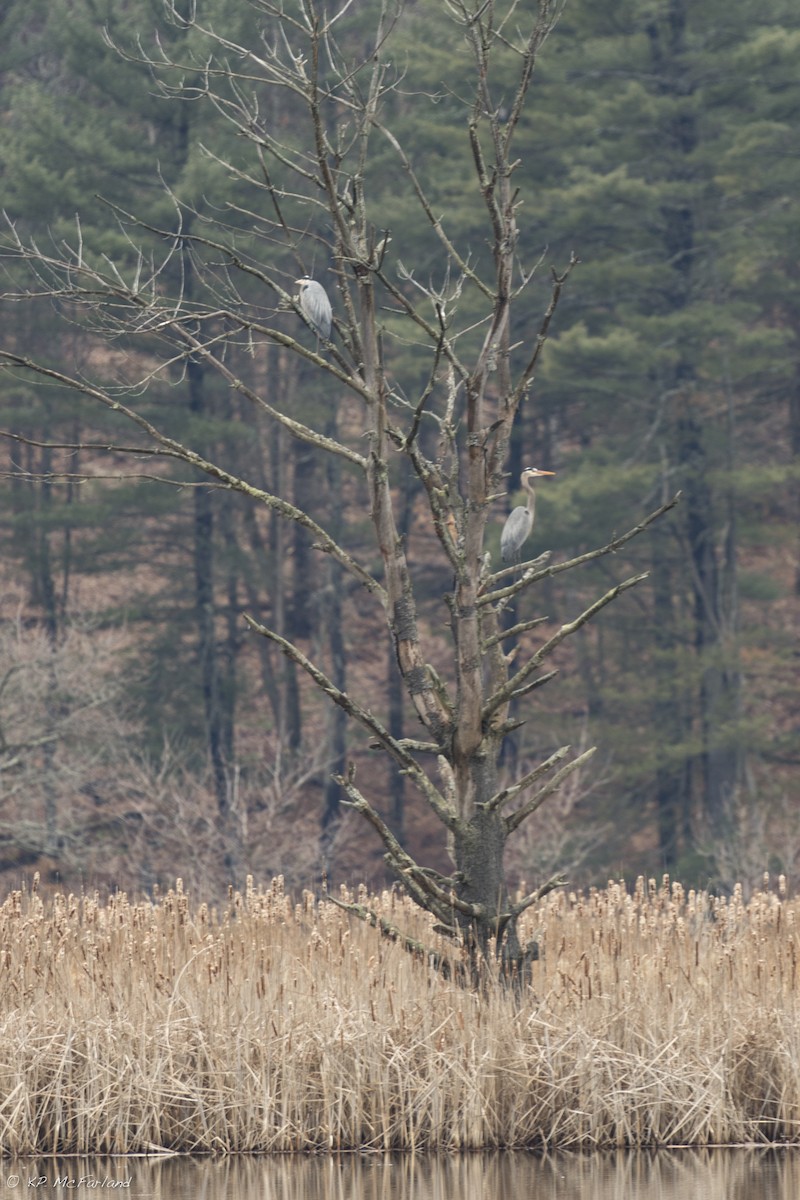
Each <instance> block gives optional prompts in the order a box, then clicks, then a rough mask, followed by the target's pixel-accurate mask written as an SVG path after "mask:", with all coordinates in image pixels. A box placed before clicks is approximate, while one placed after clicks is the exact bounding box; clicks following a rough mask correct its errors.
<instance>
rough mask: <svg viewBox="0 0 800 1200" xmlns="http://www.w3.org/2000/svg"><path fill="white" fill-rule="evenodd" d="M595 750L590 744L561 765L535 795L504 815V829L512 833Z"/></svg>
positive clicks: (587, 759) (586, 760) (585, 761)
mask: <svg viewBox="0 0 800 1200" xmlns="http://www.w3.org/2000/svg"><path fill="white" fill-rule="evenodd" d="M596 750H597V747H596V746H592V747H591V748H590V749H589V750H584V752H583V754H579V755H578V757H577V758H573V760H572V762H569V763H567V765H566V766H565V767H562V768H561V770H560V771H559V772H558V773H557V774H556V775H554V776H553V778H552V779H551V780H550V782H549V783H547V784H545V786H544V787H543V788H542V789H541V790H540V791H538V792H537V793H536V795H535V796H531V798H530V800H527V801H526V802H525V803H524V804H523V805H522V807H521V808H518V809H517V811H516V812H513V813H510V814H509V815H508V816H507V817H506V829H507V830H508V832H509V833H513V832H514V830H515V829H517V828H518V827H519V826H520V825H521V824H522V822H523V821H524V820H525V818H526V817H529V816H530V815H531V813H534V812H536V809H537V808H539V807H541V805H542V804H544V802H545V800H546V799H547V798H548V796H552V794H553V792H555V791H557V790H558V788H559V787H560V786H561V784H562V783H563V782H564V780H565V779H566V778H567V777H568V776H570V775H571V774H572V772H573V771H577V770H579V769H580V768H581V767H582V766H583V765H584V764H585V763H587V762H588V761H589V759H590V758H591V757H592V755H593V754H594V753H595V751H596Z"/></svg>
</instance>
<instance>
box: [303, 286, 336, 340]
mask: <svg viewBox="0 0 800 1200" xmlns="http://www.w3.org/2000/svg"><path fill="white" fill-rule="evenodd" d="M295 283H296V284H298V285H299V287H300V299H299V304H300V309H301V311H302V313H303V315H304V316H305V318H306V320H307V321H308V323H309V325H310V326H311V328H312V329H313V330H314V332H315V333H316V335H317V338H322V339H323V341H326V342H327V341H328V340H329V338H330V336H331V318H332V316H333V309H332V308H331V302H330V300H329V299H328V294H327V292H326V291H325V288H324V287H323V286H322V284H321V283H317V281H316V279H309V278H308V276H307V275H304V276H303V278H302V279H296V280H295Z"/></svg>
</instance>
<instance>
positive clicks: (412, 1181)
mask: <svg viewBox="0 0 800 1200" xmlns="http://www.w3.org/2000/svg"><path fill="white" fill-rule="evenodd" d="M0 1171H1V1172H2V1173H1V1174H0V1187H2V1190H3V1191H4V1192H5V1193H6V1197H5V1200H13V1194H14V1192H16V1193H17V1194H18V1195H19V1196H20V1197H21V1196H22V1194H25V1195H28V1196H30V1195H31V1192H32V1191H35V1192H38V1193H39V1195H40V1197H43V1196H44V1195H47V1196H52V1195H53V1194H58V1193H61V1192H67V1191H70V1192H73V1193H74V1192H85V1193H88V1194H89V1195H92V1196H93V1197H94V1198H95V1200H99V1197H100V1196H101V1195H102V1196H103V1197H104V1200H110V1197H111V1196H118V1197H119V1196H125V1197H127V1198H128V1200H533V1198H535V1200H696V1198H697V1197H702V1200H797V1198H798V1196H800V1150H798V1149H787V1150H714V1151H702V1150H662V1151H659V1152H658V1153H653V1154H649V1153H632V1154H626V1153H615V1154H594V1155H572V1154H553V1155H545V1156H542V1157H539V1156H534V1155H530V1154H521V1153H497V1154H473V1155H454V1156H450V1157H446V1156H439V1155H431V1156H429V1157H426V1156H412V1155H406V1156H392V1155H386V1156H384V1155H380V1154H353V1155H344V1156H341V1157H339V1158H329V1157H324V1156H320V1157H296V1158H294V1157H286V1158H267V1159H264V1158H233V1159H188V1158H177V1157H176V1158H156V1159H153V1158H112V1159H87V1158H61V1159H53V1158H42V1159H36V1160H26V1161H24V1162H23V1161H19V1162H10V1161H9V1160H5V1161H4V1162H3V1163H2V1164H0ZM76 1200H77V1198H76Z"/></svg>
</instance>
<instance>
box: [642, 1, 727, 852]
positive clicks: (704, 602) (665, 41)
mask: <svg viewBox="0 0 800 1200" xmlns="http://www.w3.org/2000/svg"><path fill="white" fill-rule="evenodd" d="M686 16H687V7H686V0H670V4H669V6H668V10H667V13H666V17H665V25H664V27H661V26H659V25H658V24H657V23H653V24H651V25H650V26H649V27H648V35H649V38H650V46H651V51H652V59H653V67H654V74H655V77H656V79H657V81H658V87H659V90H660V91H661V92H662V93H664V94H667V95H671V96H672V97H674V98H675V99H676V100H681V99H688V98H689V97H691V95H692V91H693V87H694V83H693V79H692V76H691V74H690V68H689V67H687V65H686V62H685V53H686V46H685V28H686ZM663 140H664V149H665V155H664V161H665V162H666V164H667V168H668V178H669V179H671V180H674V181H675V182H679V183H681V184H684V185H686V184H690V183H691V181H692V178H693V168H692V164H691V161H690V156H691V155H692V154H693V153H694V151H695V149H696V146H697V127H696V120H695V116H694V113H693V112H692V111H691V110H690V109H689V108H688V107H682V106H680V105H679V106H678V109H677V115H673V116H672V117H671V118H670V120H669V123H668V125H667V126H666V128H665V130H664V137H663ZM663 217H664V234H663V237H664V249H665V257H666V260H667V262H668V263H669V264H670V265H671V267H672V284H671V286H670V287H669V289H668V293H667V296H666V300H667V305H668V307H669V308H670V309H671V310H672V311H674V312H677V311H680V310H682V309H683V308H685V307H686V306H687V305H688V304H689V302H690V300H691V297H692V292H693V274H694V273H693V265H694V261H695V254H696V246H695V219H694V212H693V209H692V206H691V204H690V203H688V202H683V201H678V202H675V203H672V204H671V205H670V206H669V207H665V208H664V209H663ZM695 388H696V379H695V375H694V369H693V367H692V365H691V363H690V361H689V359H688V358H685V357H683V356H679V358H678V361H677V362H676V363H675V365H674V368H673V375H672V379H671V380H670V381H669V384H668V390H669V391H670V392H671V393H672V394H673V396H674V397H675V399H674V400H673V411H674V417H673V430H674V441H673V445H674V453H675V456H676V461H677V464H678V468H679V479H680V482H681V487H682V489H683V494H684V507H683V517H684V529H685V533H686V541H687V546H688V551H689V560H690V566H691V580H690V588H691V595H692V606H691V612H692V623H693V638H692V641H693V646H694V651H695V655H696V658H697V662H698V666H699V671H700V685H699V688H698V691H697V709H698V721H699V726H700V738H701V752H700V756H699V765H700V774H701V780H700V784H701V791H702V802H703V809H704V812H705V815H706V817H707V821H708V826H709V832H710V833H711V835H712V837H713V838H714V839H720V838H725V837H726V835H727V834H728V833H729V832H730V806H731V802H732V799H733V795H734V792H735V789H736V787H737V784H738V782H739V778H740V774H741V765H740V754H739V750H738V744H737V741H736V739H735V738H731V737H730V736H729V735H728V734H727V733H726V726H727V725H729V723H730V721H731V719H732V715H733V713H734V712H735V711H736V708H737V703H738V698H737V689H738V676H737V674H736V672H735V671H734V672H731V671H729V670H728V669H727V665H726V664H725V662H724V655H725V646H724V637H723V633H724V630H725V627H726V623H727V620H726V618H727V614H725V613H724V612H723V611H722V606H721V590H720V570H719V563H718V554H717V545H716V522H715V514H714V508H713V502H712V495H711V487H710V483H709V475H710V467H711V464H710V460H709V454H708V450H707V447H706V438H705V432H704V430H703V428H702V425H701V423H700V419H699V417H698V415H697V411H696V407H695V402H694V391H695ZM729 553H730V554H735V548H734V547H733V546H729ZM656 602H657V603H658V602H659V597H658V595H657V597H656ZM660 602H661V604H662V607H663V605H664V604H665V603H666V596H665V595H663V593H662V595H661V597H660ZM661 661H662V664H663V665H664V670H665V673H666V671H667V670H668V667H667V666H666V663H667V660H666V659H664V658H663V656H662V657H661ZM677 685H678V680H677V679H676V687H675V689H670V688H669V687H668V685H667V683H666V680H665V679H662V681H661V683H660V686H661V687H662V688H664V689H666V691H667V692H669V691H670V690H674V691H675V692H676V693H677V691H678V686H677ZM667 728H669V729H671V730H672V731H673V734H674V736H680V733H681V731H680V728H679V723H678V725H677V726H676V724H675V723H674V722H670V723H669V725H668V726H667ZM662 784H663V786H664V788H665V789H666V792H665V794H663V799H664V803H665V805H666V809H665V811H669V810H670V809H671V808H672V803H671V802H668V801H667V796H669V795H670V794H671V793H672V791H673V785H672V783H671V782H669V781H665V780H660V784H659V786H660V788H661V785H662ZM660 805H661V802H659V806H660ZM664 834H665V836H666V829H665V830H664Z"/></svg>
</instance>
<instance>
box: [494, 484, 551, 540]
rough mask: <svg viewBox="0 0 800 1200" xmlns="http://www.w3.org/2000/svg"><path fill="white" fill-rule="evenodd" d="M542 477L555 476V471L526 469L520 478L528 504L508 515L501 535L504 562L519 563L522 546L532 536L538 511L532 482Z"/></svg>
mask: <svg viewBox="0 0 800 1200" xmlns="http://www.w3.org/2000/svg"><path fill="white" fill-rule="evenodd" d="M540 475H555V471H540V470H539V468H538V467H526V468H525V470H524V471H523V472H522V474H521V476H520V483H521V484H522V486H523V487H524V489H525V491H526V492H527V493H528V503H527V504H520V505H518V506H517V508H514V509H512V510H511V512H510V513H509V514H508V517H507V519H506V523H505V525H504V526H503V532H502V533H501V534H500V555H501V557H502V559H503V562H519V560H520V551H521V550H522V544H523V542H525V541H527V539H528V538H529V537H530V535H531V530H532V529H533V517H534V513H535V511H536V493H535V491H534V490H533V484H532V483H531V480H532V479H536V478H537V477H538V476H540Z"/></svg>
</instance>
